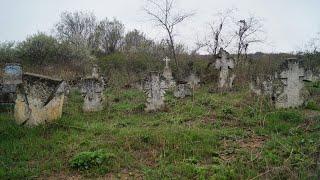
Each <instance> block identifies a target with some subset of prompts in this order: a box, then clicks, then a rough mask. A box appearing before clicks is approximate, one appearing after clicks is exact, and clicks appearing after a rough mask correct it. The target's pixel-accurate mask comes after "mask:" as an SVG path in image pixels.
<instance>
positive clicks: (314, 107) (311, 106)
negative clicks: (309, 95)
mask: <svg viewBox="0 0 320 180" xmlns="http://www.w3.org/2000/svg"><path fill="white" fill-rule="evenodd" d="M305 108H306V109H310V110H320V107H319V105H318V104H317V102H315V101H313V100H310V101H308V102H307V104H306V107H305Z"/></svg>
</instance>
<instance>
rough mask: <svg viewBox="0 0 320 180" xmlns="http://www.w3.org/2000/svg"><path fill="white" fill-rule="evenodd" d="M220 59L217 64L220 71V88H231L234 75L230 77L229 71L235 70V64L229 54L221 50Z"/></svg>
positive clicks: (216, 66)
mask: <svg viewBox="0 0 320 180" xmlns="http://www.w3.org/2000/svg"><path fill="white" fill-rule="evenodd" d="M219 54H220V57H219V58H218V59H217V60H216V62H215V68H216V69H218V70H220V75H219V88H231V87H232V83H233V79H234V75H230V73H229V69H233V68H234V62H233V60H232V59H230V58H229V57H228V53H227V52H226V51H225V50H223V49H220V52H219Z"/></svg>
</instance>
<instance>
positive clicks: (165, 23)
mask: <svg viewBox="0 0 320 180" xmlns="http://www.w3.org/2000/svg"><path fill="white" fill-rule="evenodd" d="M147 2H148V5H147V6H146V7H145V8H144V10H145V12H146V13H147V14H148V15H149V16H150V17H151V19H150V20H151V21H153V22H155V23H156V25H157V26H160V27H161V28H162V29H164V30H165V31H166V33H167V35H168V45H169V47H170V50H171V54H172V57H173V59H174V62H175V65H176V68H177V73H178V77H179V75H180V70H179V63H178V60H177V54H176V48H175V41H174V30H175V27H176V26H177V25H178V24H180V23H181V22H183V21H184V20H185V19H187V18H189V17H191V16H192V15H194V13H181V12H178V13H175V14H174V12H173V11H174V10H175V6H174V3H175V0H147Z"/></svg>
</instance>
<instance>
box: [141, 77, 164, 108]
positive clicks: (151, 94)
mask: <svg viewBox="0 0 320 180" xmlns="http://www.w3.org/2000/svg"><path fill="white" fill-rule="evenodd" d="M166 90H167V86H166V84H165V81H164V79H163V77H162V76H161V75H160V73H158V72H150V74H149V76H148V77H147V78H146V80H145V86H144V91H145V93H146V94H147V103H146V108H145V111H157V110H160V109H162V108H163V107H164V94H165V93H166Z"/></svg>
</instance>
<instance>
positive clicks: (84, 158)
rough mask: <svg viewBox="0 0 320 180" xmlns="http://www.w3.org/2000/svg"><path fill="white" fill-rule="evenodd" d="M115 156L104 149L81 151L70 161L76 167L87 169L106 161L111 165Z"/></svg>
mask: <svg viewBox="0 0 320 180" xmlns="http://www.w3.org/2000/svg"><path fill="white" fill-rule="evenodd" d="M114 158H115V155H114V154H110V153H107V152H105V151H104V150H98V151H94V152H81V153H79V154H77V155H76V156H74V157H73V158H72V159H71V160H70V162H69V163H70V166H71V167H72V168H74V169H78V170H86V169H90V168H92V167H94V166H100V165H102V164H104V163H106V164H107V165H110V164H111V163H112V162H113V160H114Z"/></svg>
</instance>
